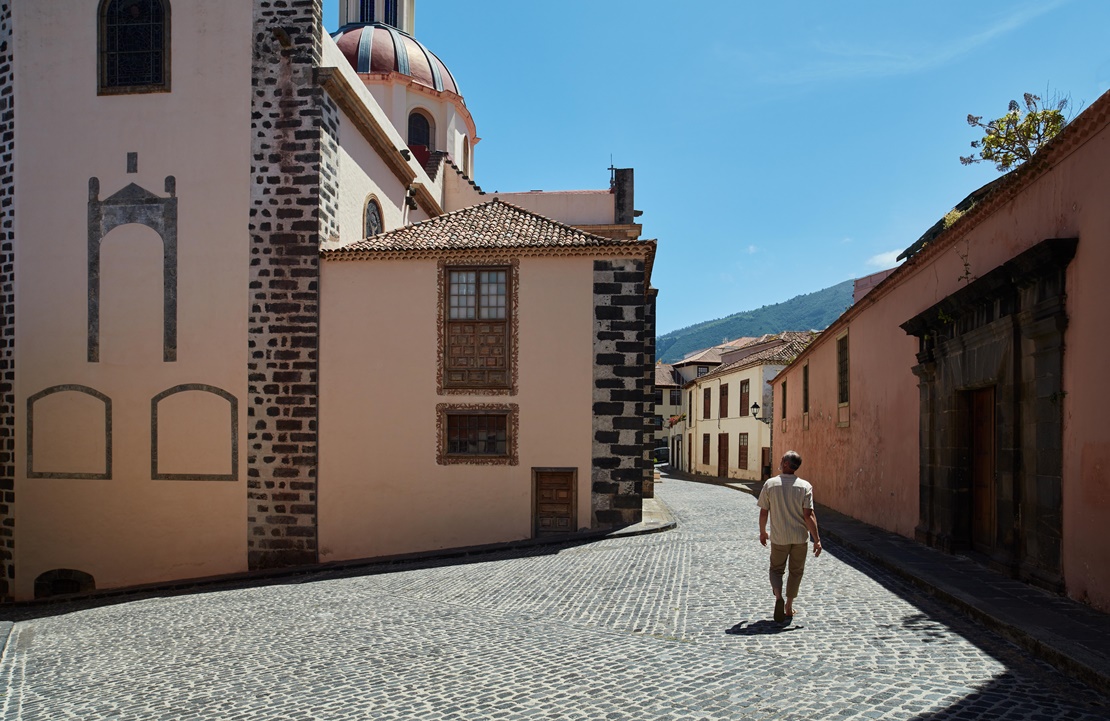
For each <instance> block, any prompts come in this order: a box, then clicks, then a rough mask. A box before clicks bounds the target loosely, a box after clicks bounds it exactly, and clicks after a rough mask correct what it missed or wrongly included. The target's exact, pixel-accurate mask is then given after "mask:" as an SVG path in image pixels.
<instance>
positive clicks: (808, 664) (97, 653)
mask: <svg viewBox="0 0 1110 721" xmlns="http://www.w3.org/2000/svg"><path fill="white" fill-rule="evenodd" d="M819 492H820V491H819V489H818V493H819ZM656 493H657V496H658V498H659V499H660V500H662V501H663V502H664V503H665V504H666V505H667V506H668V507H669V508H670V510H671V512H672V513H673V515H674V517H675V519H676V520H677V522H678V526H677V528H675V529H674V530H671V531H668V532H664V533H656V534H651V535H643V536H634V537H627V538H615V539H607V540H603V541H597V542H591V543H587V544H582V545H566V546H558V547H541V548H535V549H530V550H528V551H514V552H502V553H494V554H487V555H481V556H472V557H470V558H469V559H466V560H465V561H449V562H423V563H414V564H408V565H403V566H396V565H395V566H389V567H377V568H373V569H371V570H370V573H371V574H373V575H360V576H357V577H356V576H350V577H345V578H334V577H331V578H329V577H327V576H325V575H320V576H305V577H298V578H297V579H295V580H293V581H288V582H286V583H281V584H276V585H260V586H256V587H250V588H246V587H236V588H230V589H227V590H213V591H208V592H202V593H196V594H193V595H181V596H165V597H155V596H149V597H144V598H138V599H137V600H132V601H129V602H123V603H117V604H115V605H103V606H100V607H85V608H84V609H81V608H79V607H72V608H69V607H49V608H48V609H46V611H45V613H48V614H51V615H45V614H44V613H43V612H42V609H37V611H38V612H39V614H40V615H39V617H38V618H33V619H29V620H22V621H17V622H16V623H15V625H14V627H13V628H12V630H11V634H10V637H9V639H8V643H7V648H6V651H5V653H4V656H3V659H2V664H0V673H2V677H3V685H4V688H5V692H6V693H5V696H4V699H3V713H2V718H3V719H12V720H15V719H20V720H25V721H31V720H32V719H36V720H37V719H42V720H43V721H46V720H50V721H56V720H58V719H136V720H140V719H141V720H143V721H148V720H154V719H174V720H175V721H184V720H185V719H227V720H229V721H230V720H233V719H590V720H591V721H592V720H595V719H614V720H616V719H653V720H654V719H660V720H662V719H776V720H778V719H853V718H860V719H1046V720H1047V719H1104V718H1110V701H1108V699H1107V698H1106V697H1103V696H1100V695H1099V694H1097V693H1096V692H1095V691H1093V690H1091V689H1090V688H1089V687H1087V686H1084V685H1081V684H1079V683H1077V682H1074V681H1072V680H1070V679H1068V678H1066V677H1065V676H1064V675H1062V674H1060V673H1058V672H1057V671H1055V670H1053V669H1052V668H1050V667H1048V666H1046V665H1044V664H1041V663H1039V662H1035V661H1032V660H1030V658H1029V656H1028V655H1027V654H1026V653H1025V652H1023V651H1021V650H1019V649H1018V648H1017V647H1016V646H1013V645H1011V644H1009V643H1008V642H1006V641H1003V640H1001V639H1000V638H999V637H997V636H994V635H993V634H991V633H990V632H988V631H985V630H983V629H982V628H981V627H979V626H976V625H975V624H973V623H972V622H970V621H968V620H966V619H965V618H964V617H963V616H960V615H959V614H957V613H956V612H954V611H952V610H950V609H949V608H947V607H945V606H942V605H940V604H939V603H937V602H935V601H933V600H932V599H930V598H928V597H924V596H922V595H920V594H919V593H918V592H917V591H916V590H914V589H913V588H911V587H910V586H908V585H906V584H904V583H903V582H901V581H899V580H898V579H896V578H895V577H894V576H892V575H890V574H888V573H886V572H885V571H880V570H878V569H877V568H874V567H872V566H870V565H868V564H867V563H865V562H864V561H862V560H861V559H860V558H858V557H856V556H854V555H852V554H850V553H849V552H847V551H846V550H844V549H842V548H838V547H837V546H836V544H834V543H832V542H828V543H827V546H826V552H825V554H823V555H822V556H821V557H820V558H818V559H813V558H811V559H810V562H809V564H808V566H807V574H806V577H805V580H804V581H803V584H802V595H801V597H800V598H799V600H798V602H797V606H798V609H799V615H798V617H797V618H796V619H795V622H794V623H793V624H792V625H789V626H786V627H780V626H779V625H778V624H775V623H773V622H772V621H771V620H770V617H771V610H772V599H771V596H770V593H769V590H768V589H767V581H766V550H765V549H764V548H762V547H761V546H760V545H759V542H758V533H757V530H758V529H757V523H756V517H757V510H756V505H755V499H754V498H753V497H751V496H749V495H747V494H745V493H741V492H737V491H735V490H732V489H728V488H722V487H717V486H713V485H704V484H698V483H691V482H685V481H678V480H674V479H666V480H665V481H664V482H663V483H661V484H659V485H658V486H657V487H656ZM12 612H17V613H18V612H23V613H26V611H25V610H23V611H20V610H13V611H9V613H12ZM0 615H2V614H0Z"/></svg>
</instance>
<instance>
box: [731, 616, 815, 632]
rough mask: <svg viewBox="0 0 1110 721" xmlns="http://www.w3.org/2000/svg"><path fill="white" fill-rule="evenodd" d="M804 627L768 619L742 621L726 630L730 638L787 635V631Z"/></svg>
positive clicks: (790, 622)
mask: <svg viewBox="0 0 1110 721" xmlns="http://www.w3.org/2000/svg"><path fill="white" fill-rule="evenodd" d="M800 628H802V626H798V625H795V624H794V621H793V620H790V621H787V622H786V623H779V622H778V621H768V620H766V619H763V620H760V621H751V622H749V621H741V622H740V623H738V624H736V625H735V626H733V627H732V628H730V629H727V630H725V633H727V634H729V635H730V636H766V635H769V634H773V633H785V632H787V631H797V630H799V629H800Z"/></svg>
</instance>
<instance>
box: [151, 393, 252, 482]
mask: <svg viewBox="0 0 1110 721" xmlns="http://www.w3.org/2000/svg"><path fill="white" fill-rule="evenodd" d="M150 414H151V419H150V468H151V470H150V472H151V476H152V477H153V479H154V480H156V481H235V480H237V479H238V474H239V430H238V428H239V426H238V418H239V401H238V400H237V399H236V398H235V396H233V395H231V394H230V393H228V392H227V391H225V390H223V389H221V388H216V387H215V386H209V385H204V384H202V383H186V384H183V385H179V386H174V387H173V388H168V389H166V390H164V391H162V392H161V393H159V394H158V395H156V396H154V398H153V399H152V400H151V402H150Z"/></svg>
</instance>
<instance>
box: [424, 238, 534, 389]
mask: <svg viewBox="0 0 1110 721" xmlns="http://www.w3.org/2000/svg"><path fill="white" fill-rule="evenodd" d="M469 269H475V270H479V269H480V270H506V271H508V273H507V275H506V278H507V283H508V288H507V298H506V301H505V302H506V305H505V308H506V313H507V315H508V317H507V319H506V328H507V337H506V344H507V347H506V350H505V359H506V362H507V368H506V371H507V373H506V377H507V379H508V382H507V383H506V384H505V385H482V386H479V385H462V384H457V383H451V382H449V380H448V363H447V352H448V350H449V324H450V323H452V322H453V321H450V320H449V315H450V314H449V312H448V304H449V302H450V298H449V292H448V274H449V273H450V272H451V271H453V270H469ZM437 276H438V291H439V292H438V296H439V297H438V304H437V307H438V318H437V323H436V325H437V328H438V339H437V346H438V347H437V354H436V355H437V362H436V391H437V393H438V395H441V396H442V395H487V396H499V395H508V396H515V395H516V394H517V390H518V365H519V363H518V342H517V341H518V339H519V337H520V293H519V288H520V261H519V260H518V259H516V258H512V259H482V260H476V259H458V260H456V261H450V262H448V261H445V260H441V261H439V263H438V273H437ZM456 322H457V321H456Z"/></svg>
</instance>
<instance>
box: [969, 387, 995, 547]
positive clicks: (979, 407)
mask: <svg viewBox="0 0 1110 721" xmlns="http://www.w3.org/2000/svg"><path fill="white" fill-rule="evenodd" d="M968 401H969V402H968V409H969V418H968V430H969V431H970V444H969V446H970V447H969V448H968V451H969V453H968V455H969V456H970V458H971V469H970V475H971V545H972V548H974V549H975V550H977V551H984V552H985V551H989V550H991V549H993V548H994V537H995V528H994V527H995V488H994V485H995V484H994V472H995V440H994V436H995V428H994V388H983V389H980V390H975V391H971V392H970V393H969V394H968Z"/></svg>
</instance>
